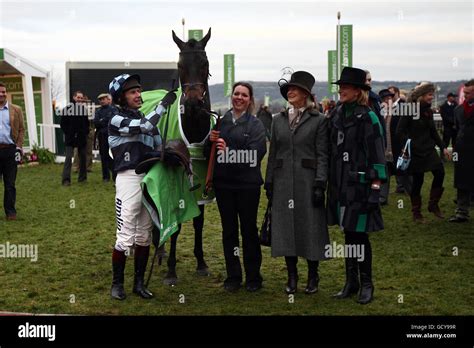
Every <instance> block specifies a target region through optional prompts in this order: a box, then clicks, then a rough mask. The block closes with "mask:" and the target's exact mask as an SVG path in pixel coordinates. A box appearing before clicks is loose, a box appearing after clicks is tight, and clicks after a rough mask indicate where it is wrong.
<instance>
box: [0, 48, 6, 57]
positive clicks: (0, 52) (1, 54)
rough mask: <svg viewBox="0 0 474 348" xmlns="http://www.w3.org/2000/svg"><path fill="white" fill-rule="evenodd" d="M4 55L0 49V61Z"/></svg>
mask: <svg viewBox="0 0 474 348" xmlns="http://www.w3.org/2000/svg"><path fill="white" fill-rule="evenodd" d="M4 57H5V55H4V54H3V48H0V60H2V59H5V58H4Z"/></svg>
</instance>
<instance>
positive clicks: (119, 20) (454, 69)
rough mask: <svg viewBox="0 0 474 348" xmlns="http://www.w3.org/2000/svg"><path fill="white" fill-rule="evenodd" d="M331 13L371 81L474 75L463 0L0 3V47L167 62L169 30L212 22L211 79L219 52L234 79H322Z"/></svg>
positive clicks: (171, 48)
mask: <svg viewBox="0 0 474 348" xmlns="http://www.w3.org/2000/svg"><path fill="white" fill-rule="evenodd" d="M337 11H341V12H342V19H341V23H342V24H353V26H354V29H353V31H354V33H353V36H354V56H353V65H354V66H357V67H361V68H365V69H369V70H371V72H372V77H373V79H374V80H398V81H401V80H410V81H413V80H416V81H420V80H431V81H440V80H459V79H467V78H473V77H474V58H473V57H474V42H473V40H474V30H473V22H474V9H473V2H472V1H470V0H469V1H461V2H452V1H370V2H359V1H357V2H356V1H353V2H348V1H339V2H338V1H331V2H329V1H302V2H293V1H262V0H261V1H239V2H235V1H229V2H224V1H222V0H220V1H207V2H203V1H141V2H140V1H84V0H82V1H80V2H78V1H49V2H48V1H35V2H28V1H5V0H0V47H6V48H8V49H10V50H12V51H14V52H15V53H17V54H19V55H21V56H23V57H25V58H26V59H29V60H31V61H33V62H35V63H36V64H38V65H40V66H42V67H44V68H46V69H51V67H54V68H55V70H57V71H60V72H61V74H62V75H64V69H65V64H64V63H65V61H68V60H70V61H176V60H177V59H178V48H177V47H176V45H175V44H174V42H173V41H172V38H171V30H175V32H176V33H177V34H178V35H179V36H182V31H183V29H182V25H181V18H183V17H184V18H185V20H186V32H187V29H205V31H207V29H208V28H209V27H212V37H211V40H210V41H209V43H208V45H207V52H208V57H209V61H210V71H211V74H212V77H211V80H210V83H211V84H215V83H221V82H223V54H225V53H234V54H235V55H236V79H237V80H259V81H277V80H278V79H279V78H280V77H281V69H282V68H283V67H286V66H290V67H292V68H293V69H294V70H307V71H310V72H311V73H313V74H314V75H315V76H316V79H317V80H320V81H326V80H327V51H328V50H330V49H335V46H336V24H337V18H336V13H337Z"/></svg>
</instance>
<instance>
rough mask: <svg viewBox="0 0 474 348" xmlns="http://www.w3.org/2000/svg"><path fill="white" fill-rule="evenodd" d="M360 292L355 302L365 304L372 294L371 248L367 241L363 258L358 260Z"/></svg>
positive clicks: (370, 299)
mask: <svg viewBox="0 0 474 348" xmlns="http://www.w3.org/2000/svg"><path fill="white" fill-rule="evenodd" d="M358 264H359V273H360V293H359V299H358V301H357V302H359V303H360V304H367V303H369V302H371V301H372V299H373V296H374V284H373V283H372V248H371V246H370V242H369V241H367V243H366V244H365V248H364V260H363V261H359V262H358Z"/></svg>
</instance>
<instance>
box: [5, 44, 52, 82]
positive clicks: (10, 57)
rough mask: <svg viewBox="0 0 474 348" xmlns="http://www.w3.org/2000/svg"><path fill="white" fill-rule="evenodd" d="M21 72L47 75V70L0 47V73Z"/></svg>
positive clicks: (40, 75)
mask: <svg viewBox="0 0 474 348" xmlns="http://www.w3.org/2000/svg"><path fill="white" fill-rule="evenodd" d="M13 74H23V75H26V74H27V75H30V76H34V77H47V76H48V72H47V71H46V70H44V69H43V68H41V67H39V66H37V65H36V64H33V63H32V62H30V61H29V60H27V59H25V58H23V57H21V56H19V55H18V54H16V53H14V52H12V51H10V50H9V49H6V48H0V75H13Z"/></svg>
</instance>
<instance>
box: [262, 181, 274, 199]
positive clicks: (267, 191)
mask: <svg viewBox="0 0 474 348" xmlns="http://www.w3.org/2000/svg"><path fill="white" fill-rule="evenodd" d="M263 188H264V189H265V194H266V195H267V199H268V200H269V201H271V200H272V196H273V185H272V184H269V183H268V184H265V185H264V186H263Z"/></svg>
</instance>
